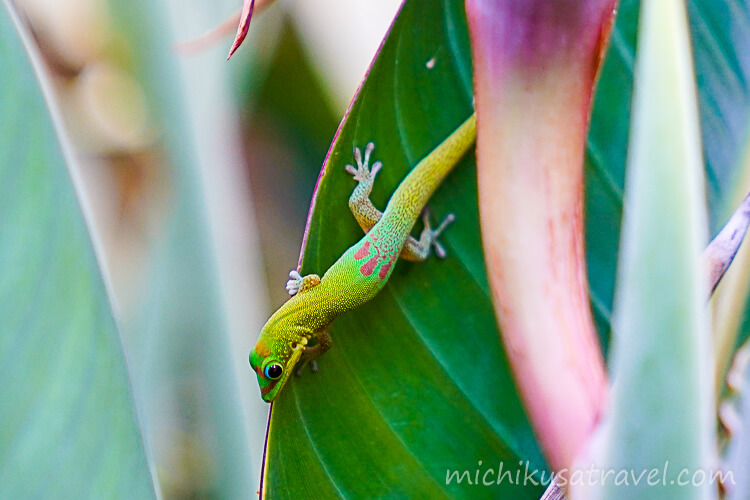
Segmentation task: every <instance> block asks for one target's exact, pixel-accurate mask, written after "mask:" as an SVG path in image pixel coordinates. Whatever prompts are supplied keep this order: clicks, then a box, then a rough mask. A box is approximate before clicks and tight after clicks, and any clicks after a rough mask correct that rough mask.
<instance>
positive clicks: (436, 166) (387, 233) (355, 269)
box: [250, 114, 476, 403]
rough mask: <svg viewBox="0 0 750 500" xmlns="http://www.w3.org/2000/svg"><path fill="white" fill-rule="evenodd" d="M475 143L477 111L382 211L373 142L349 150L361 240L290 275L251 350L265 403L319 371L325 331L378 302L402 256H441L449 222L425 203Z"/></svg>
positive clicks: (412, 174)
mask: <svg viewBox="0 0 750 500" xmlns="http://www.w3.org/2000/svg"><path fill="white" fill-rule="evenodd" d="M475 138H476V114H472V115H471V116H470V117H469V118H468V119H466V121H464V122H463V123H462V124H461V125H460V126H459V127H458V128H457V129H456V130H455V131H454V132H453V133H452V134H451V135H450V136H448V137H447V138H446V139H445V140H444V141H443V142H442V143H440V144H439V145H438V146H437V147H436V148H435V149H434V150H433V151H432V152H431V153H429V154H428V155H427V156H426V157H425V158H424V159H422V160H421V161H420V162H419V163H418V164H417V165H416V166H415V167H414V168H413V169H412V170H411V171H410V172H409V174H408V175H407V176H406V177H405V178H404V180H403V181H401V183H400V184H399V186H398V187H397V188H396V191H394V193H393V195H392V196H391V199H390V200H389V201H388V204H387V206H386V208H385V211H383V212H382V213H381V212H380V211H379V210H378V209H377V208H375V206H374V205H373V203H372V202H371V201H370V192H371V191H372V187H373V183H374V180H375V176H376V175H377V173H378V172H379V171H380V169H381V168H382V166H383V165H382V162H379V161H378V162H375V163H373V164H372V166H370V159H371V157H372V153H373V150H374V147H375V146H374V144H373V143H372V142H370V143H368V144H367V146H365V148H364V155H363V152H362V151H361V150H360V149H359V148H356V147H355V148H354V160H355V163H356V166H353V165H346V168H345V169H346V171H347V172H349V173H350V174H351V175H352V176H353V177H354V180H356V181H357V182H358V184H357V186H356V187H355V188H354V191H353V192H352V194H351V196H350V198H349V208H350V210H351V211H352V213H353V214H354V218H355V219H356V220H357V223H358V224H359V225H360V226H361V227H362V229H363V230H364V232H365V235H364V237H363V238H362V239H361V240H359V241H358V242H357V243H355V244H354V245H353V246H352V247H350V248H349V249H348V250H347V251H346V252H344V254H343V255H342V256H341V257H339V259H338V260H337V261H336V262H335V263H334V264H333V265H332V266H331V267H330V268H329V269H328V271H326V272H325V274H323V276H322V277H320V276H318V275H316V274H308V275H306V276H301V275H300V274H299V273H298V272H297V271H292V272H290V273H289V277H290V278H291V279H290V280H289V281H288V282H287V291H288V292H289V294H290V295H291V298H290V299H289V300H287V301H286V302H285V303H284V304H283V305H282V306H281V307H280V308H279V309H278V310H277V311H276V312H275V313H274V314H273V315H272V316H271V317H270V319H269V320H268V321H267V322H266V324H265V326H264V327H263V329H262V330H261V332H260V335H259V337H258V341H257V343H256V345H255V348H254V349H253V350H252V351H251V353H250V366H251V367H252V369H253V371H254V372H255V374H256V375H257V377H258V385H259V386H260V392H261V397H262V398H263V400H264V401H266V402H268V403H270V402H272V401H273V400H274V399H275V398H276V397H277V396H278V394H279V392H280V391H281V389H282V388H283V387H284V385H285V384H286V382H287V381H288V380H289V376H290V375H291V373H292V372H293V371H294V369H295V367H297V371H296V373H297V374H298V375H299V374H301V372H302V370H303V368H304V367H305V366H306V365H307V364H308V363H309V364H310V365H311V368H312V371H313V372H315V371H317V362H316V359H317V358H318V357H320V356H321V355H322V354H323V353H324V352H326V351H327V350H328V349H329V348H330V347H331V344H332V340H331V336H330V334H329V329H330V325H331V323H332V322H333V320H334V319H336V318H337V317H338V316H340V315H341V314H344V313H346V312H348V311H351V310H353V309H356V308H358V307H359V306H361V305H363V304H364V303H366V302H367V301H369V300H371V299H372V298H373V297H375V295H377V293H378V292H379V291H380V290H382V289H383V287H384V286H385V284H386V282H387V281H388V278H389V277H390V275H391V273H392V272H393V267H394V264H395V263H396V260H397V259H398V258H399V257H400V258H402V259H406V260H411V261H423V260H425V259H427V257H429V255H430V253H431V249H432V248H434V249H435V255H437V256H438V257H440V258H443V257H445V256H446V251H445V249H444V248H443V247H442V246H441V245H440V243H439V242H438V240H437V238H438V236H440V234H441V233H442V232H443V230H444V229H445V227H446V226H447V225H448V224H450V223H451V222H452V221H453V220H454V217H453V215H452V214H450V215H448V216H447V217H446V218H445V219H444V220H443V221H442V222H441V223H440V224H439V225H438V226H437V227H436V228H433V227H432V226H431V225H430V216H429V211H428V210H426V205H427V202H428V201H429V199H430V197H431V196H432V194H433V193H434V192H435V190H436V189H437V188H438V186H440V184H441V182H442V181H443V179H445V177H446V176H447V175H448V174H449V173H450V171H451V170H452V169H453V167H454V166H455V165H456V163H458V161H459V160H460V159H461V158H462V157H463V156H464V154H465V153H466V151H467V150H468V149H469V148H470V147H471V146H472V145H473V144H474V141H475ZM420 215H421V217H422V220H423V222H424V229H423V230H422V232H421V234H420V236H419V238H418V239H417V238H415V237H413V236H412V235H411V230H412V227H413V226H414V224H415V223H416V221H417V219H418V218H419V217H420ZM297 365H299V366H297Z"/></svg>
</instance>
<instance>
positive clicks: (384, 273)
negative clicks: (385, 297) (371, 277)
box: [378, 261, 393, 280]
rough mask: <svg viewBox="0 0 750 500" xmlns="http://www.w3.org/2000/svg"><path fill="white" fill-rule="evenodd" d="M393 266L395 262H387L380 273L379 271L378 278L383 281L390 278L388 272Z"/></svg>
mask: <svg viewBox="0 0 750 500" xmlns="http://www.w3.org/2000/svg"><path fill="white" fill-rule="evenodd" d="M392 265H393V261H389V262H386V263H385V264H383V265H382V266H381V267H380V271H378V276H379V277H380V279H381V280H384V279H385V277H386V276H388V271H390V270H391V266H392Z"/></svg>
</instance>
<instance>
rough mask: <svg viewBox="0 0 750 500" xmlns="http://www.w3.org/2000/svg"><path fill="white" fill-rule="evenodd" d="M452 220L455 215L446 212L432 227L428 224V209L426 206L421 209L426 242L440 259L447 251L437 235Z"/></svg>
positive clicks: (454, 218)
mask: <svg viewBox="0 0 750 500" xmlns="http://www.w3.org/2000/svg"><path fill="white" fill-rule="evenodd" d="M454 220H456V216H455V215H453V214H448V215H447V216H446V217H445V219H443V222H441V223H440V225H439V226H438V227H437V228H435V229H432V226H431V225H430V211H429V210H428V209H427V208H425V209H424V210H423V211H422V221H423V222H424V233H427V238H426V239H427V243H428V245H431V246H432V247H433V248H434V249H435V255H437V256H438V257H439V258H441V259H444V258H445V256H446V255H448V253H447V252H446V251H445V248H443V245H441V244H440V242H439V241H438V236H440V235H441V234H442V232H443V231H444V230H445V228H446V227H448V225H449V224H450V223H451V222H453V221H454Z"/></svg>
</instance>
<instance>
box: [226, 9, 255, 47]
mask: <svg viewBox="0 0 750 500" xmlns="http://www.w3.org/2000/svg"><path fill="white" fill-rule="evenodd" d="M254 6H255V0H245V3H244V5H243V6H242V14H241V15H240V24H239V26H237V35H235V37H234V42H233V43H232V48H231V49H229V55H228V56H227V61H228V60H229V59H230V58H231V57H232V55H233V54H234V53H235V52H236V51H237V49H238V48H240V45H242V42H243V41H244V40H245V37H246V36H247V31H248V29H249V28H250V19H252V17H253V7H254Z"/></svg>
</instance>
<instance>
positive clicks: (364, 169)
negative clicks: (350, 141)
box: [346, 142, 383, 193]
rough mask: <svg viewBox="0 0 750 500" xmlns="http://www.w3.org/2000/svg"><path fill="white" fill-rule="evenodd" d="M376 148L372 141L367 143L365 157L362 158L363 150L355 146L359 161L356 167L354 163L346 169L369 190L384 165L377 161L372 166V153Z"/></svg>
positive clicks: (355, 154)
mask: <svg viewBox="0 0 750 500" xmlns="http://www.w3.org/2000/svg"><path fill="white" fill-rule="evenodd" d="M373 149H375V144H374V143H372V142H369V143H367V146H365V157H364V159H363V158H362V151H361V150H360V149H359V148H357V147H355V148H354V160H355V162H356V163H357V166H356V168H355V167H354V166H352V165H347V166H346V171H347V172H349V173H350V174H352V176H354V180H355V181H358V182H359V183H360V185H362V186H363V187H364V188H365V189H366V190H367V192H368V193H369V192H370V189H372V185H373V183H374V182H375V176H376V175H377V174H378V172H379V171H380V169H381V168H382V167H383V163H382V162H379V161H377V162H375V163H374V164H373V165H372V167H370V155H372V150H373Z"/></svg>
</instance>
